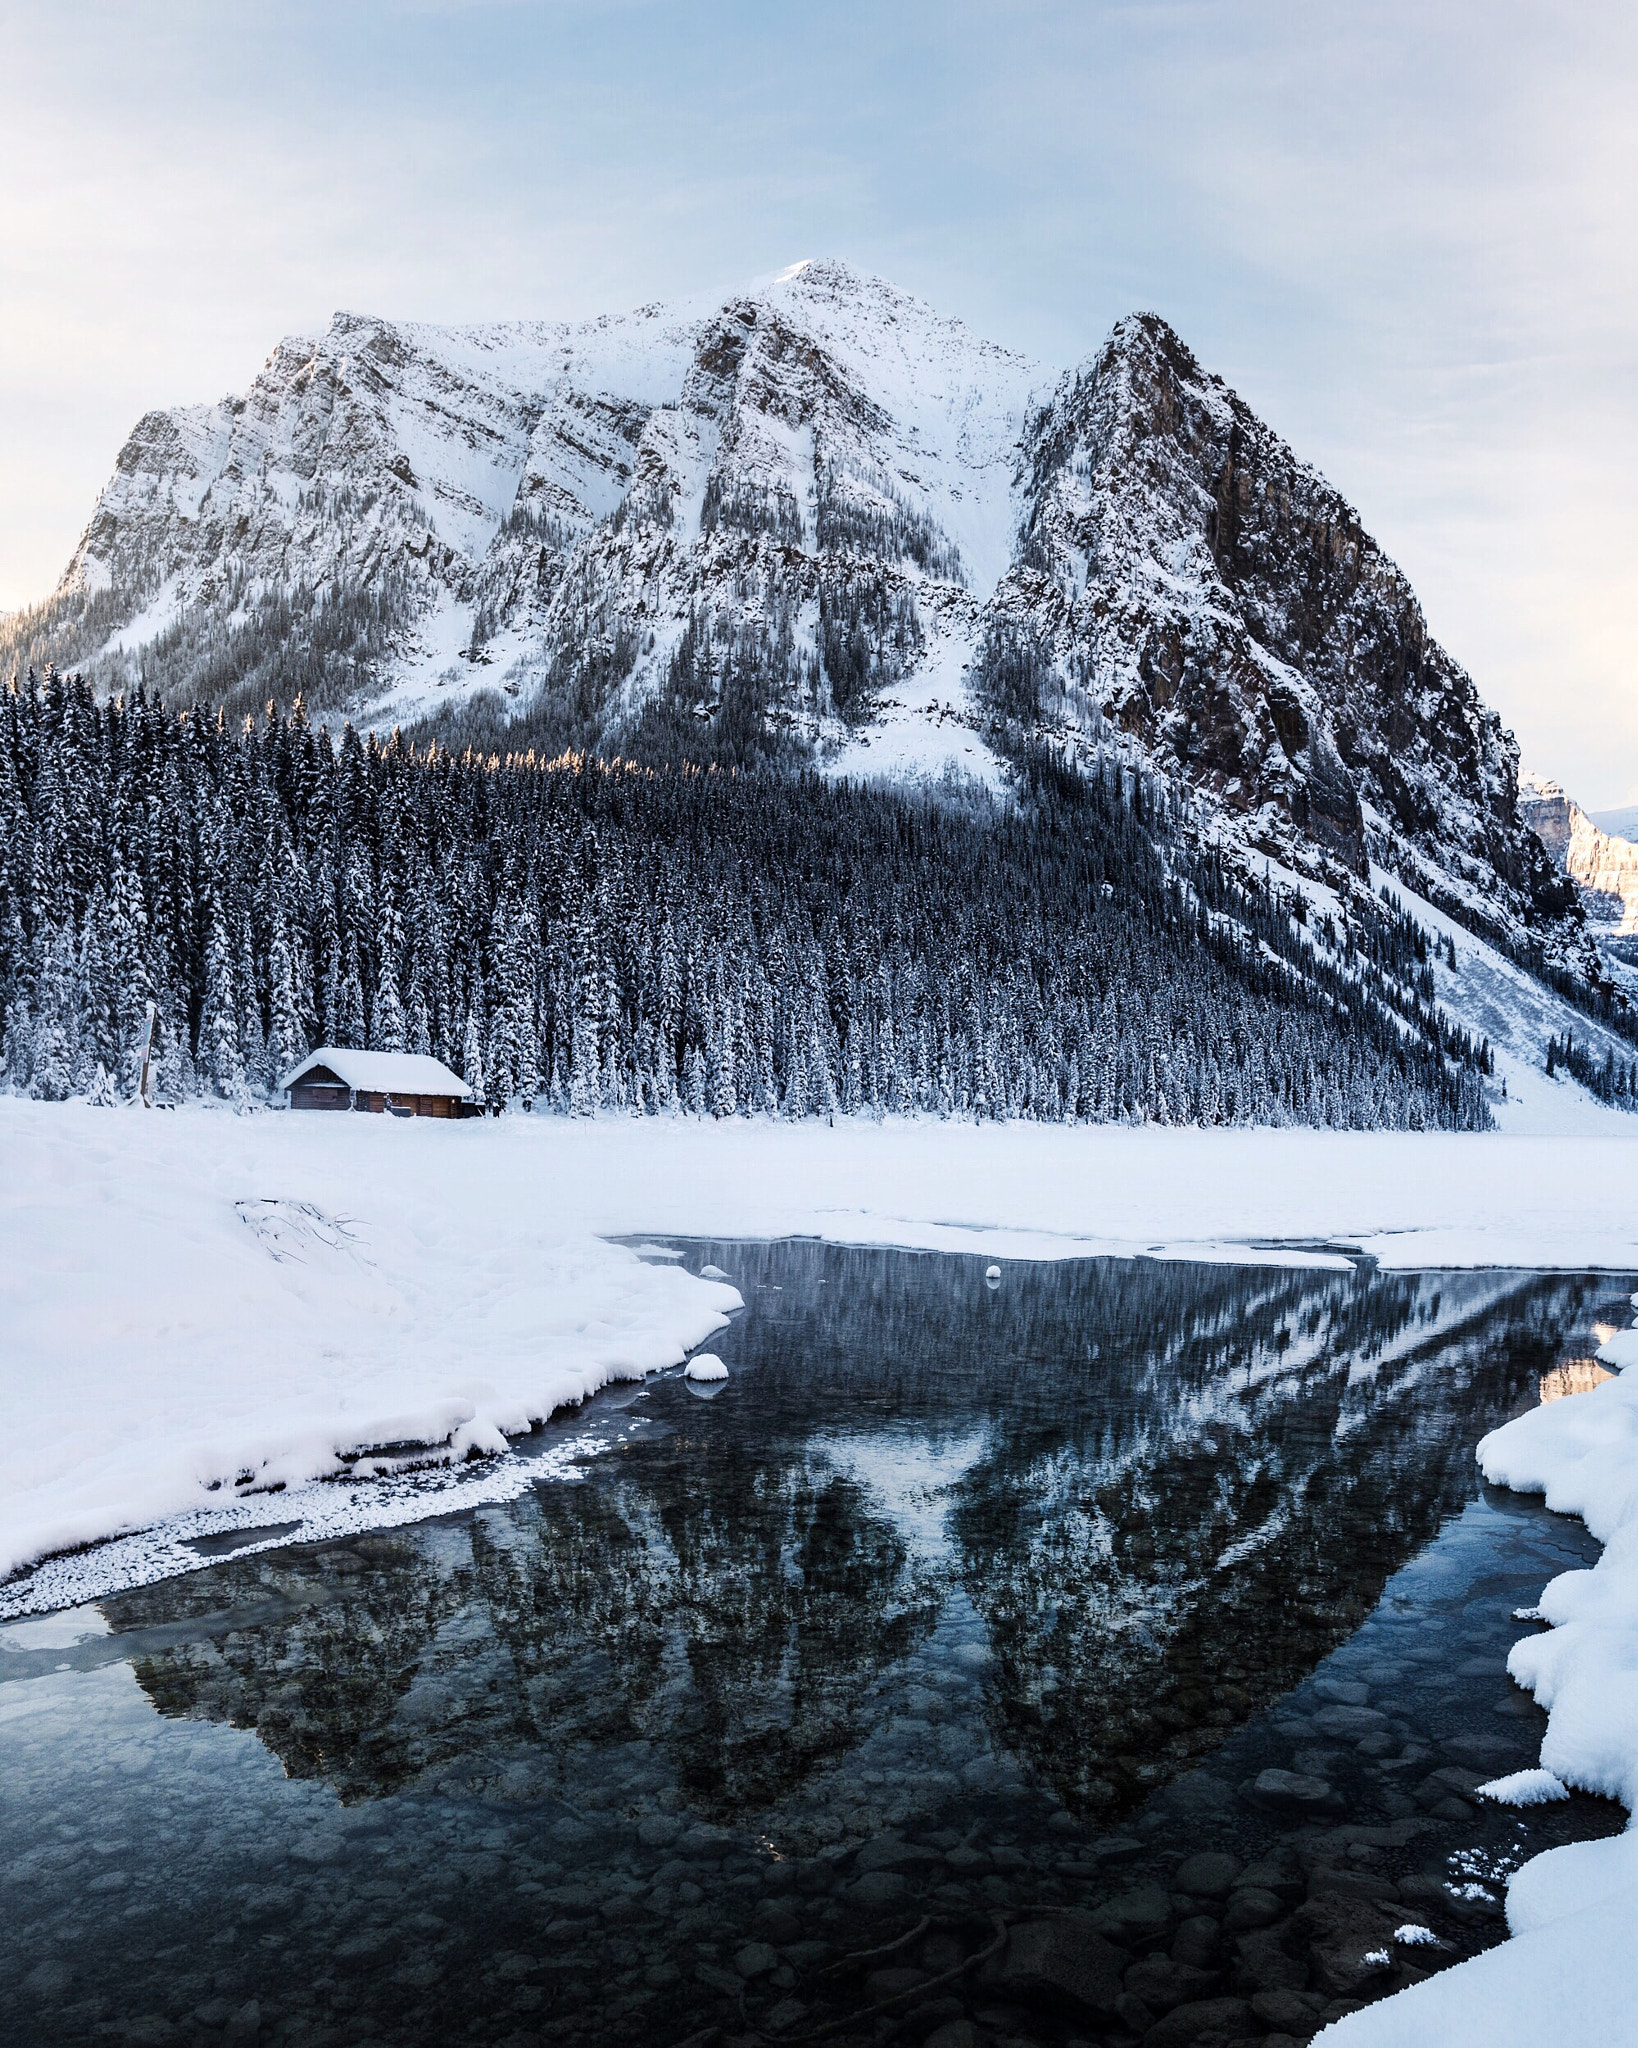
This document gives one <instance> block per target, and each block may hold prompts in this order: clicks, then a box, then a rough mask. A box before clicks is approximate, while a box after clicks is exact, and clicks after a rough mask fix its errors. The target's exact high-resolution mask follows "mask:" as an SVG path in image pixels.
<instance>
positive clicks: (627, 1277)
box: [0, 1098, 1638, 2048]
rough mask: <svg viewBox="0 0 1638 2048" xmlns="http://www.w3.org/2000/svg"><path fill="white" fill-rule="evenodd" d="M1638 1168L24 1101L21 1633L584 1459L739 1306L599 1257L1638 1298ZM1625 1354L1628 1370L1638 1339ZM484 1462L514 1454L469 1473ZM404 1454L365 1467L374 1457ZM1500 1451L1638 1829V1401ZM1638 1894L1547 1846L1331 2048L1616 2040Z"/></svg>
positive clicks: (1591, 1749)
mask: <svg viewBox="0 0 1638 2048" xmlns="http://www.w3.org/2000/svg"><path fill="white" fill-rule="evenodd" d="M1635 1164H1638V1134H1635V1136H1634V1137H1632V1138H1628V1137H1626V1136H1625V1135H1613V1136H1609V1135H1603V1134H1602V1133H1600V1134H1598V1135H1589V1136H1578V1137H1568V1136H1565V1137H1552V1136H1542V1137H1523V1136H1513V1135H1495V1134H1487V1135H1484V1136H1456V1135H1449V1134H1426V1135H1420V1136H1406V1135H1402V1134H1394V1135H1385V1134H1374V1133H1327V1132H1317V1131H1310V1130H1289V1131H1267V1130H1221V1131H1201V1130H1162V1129H1156V1128H1154V1127H1149V1128H1143V1129H1128V1128H1123V1127H1107V1126H1106V1127H1096V1128H1085V1127H1082V1128H1074V1127H1065V1126H1061V1125H1058V1126H1053V1125H973V1124H955V1123H950V1124H945V1123H935V1122H905V1123H891V1122H890V1123H887V1124H881V1125H878V1124H871V1123H862V1122H855V1123H851V1124H847V1125H842V1126H838V1127H835V1128H830V1127H826V1126H822V1125H817V1124H798V1125H789V1124H776V1123H771V1122H752V1121H735V1122H729V1123H724V1124H721V1125H713V1124H694V1123H688V1122H684V1121H677V1122H662V1121H658V1120H654V1119H648V1120H635V1119H634V1120H630V1121H620V1122H614V1121H604V1122H575V1121H567V1120H563V1119H558V1118H538V1119H537V1118H525V1117H516V1118H509V1119H506V1120H503V1121H502V1122H501V1123H498V1124H496V1123H489V1122H480V1123H469V1124H443V1123H419V1122H409V1123H403V1122H398V1121H396V1120H393V1119H388V1118H365V1117H317V1116H310V1117H303V1116H292V1115H272V1114H269V1115H257V1116H247V1117H235V1116H233V1115H231V1114H229V1113H227V1112H226V1111H223V1110H220V1109H215V1108H208V1107H199V1108H195V1109H189V1110H184V1111H181V1112H178V1113H176V1114H173V1115H162V1114H157V1113H155V1114H145V1113H143V1112H141V1111H138V1110H132V1109H123V1110H95V1109H91V1108H89V1107H86V1106H84V1105H79V1104H68V1105H44V1104H36V1103H31V1102H25V1101H21V1100H18V1099H15V1098H0V1328H3V1330H4V1332H5V1338H4V1349H3V1352H0V1423H3V1425H4V1426H3V1429H0V1571H5V1572H9V1573H12V1574H14V1576H13V1577H11V1579H10V1580H9V1582H0V1617H6V1616H16V1615H19V1614H23V1613H28V1612H39V1611H44V1610H47V1609H49V1608H55V1607H57V1606H61V1605H64V1604H67V1602H68V1601H69V1600H71V1599H73V1598H76V1597H77V1598H95V1597H98V1596H99V1595H100V1594H103V1593H107V1592H110V1591H113V1590H114V1589H115V1586H116V1584H134V1583H139V1582H142V1581H144V1580H147V1579H152V1578H157V1577H162V1576H167V1575H169V1573H170V1572H172V1571H175V1570H177V1569H184V1568H188V1566H189V1565H190V1564H191V1563H193V1562H198V1563H203V1562H205V1561H206V1560H205V1559H203V1558H196V1557H195V1555H194V1554H193V1553H191V1552H189V1551H187V1550H186V1549H184V1548H181V1547H179V1546H181V1545H183V1544H185V1543H186V1541H187V1540H188V1539H189V1538H194V1539H197V1537H198V1536H199V1535H202V1534H209V1533H211V1532H213V1531H221V1530H224V1529H228V1528H234V1527H240V1528H249V1527H257V1526H262V1525H267V1524H283V1525H288V1524H289V1523H290V1522H291V1521H292V1519H296V1520H298V1521H299V1525H300V1527H299V1534H298V1535H297V1536H292V1535H291V1534H289V1533H288V1529H287V1528H286V1530H285V1531H283V1532H281V1533H279V1534H272V1535H269V1536H268V1537H266V1538H265V1540H266V1541H268V1542H288V1541H292V1540H301V1539H303V1538H306V1537H308V1536H319V1535H325V1534H336V1533H341V1532H342V1531H343V1529H346V1528H356V1527H364V1526H380V1525H382V1524H385V1523H392V1522H402V1521H406V1520H413V1519H419V1518H421V1517H424V1516H428V1515H439V1514H445V1513H449V1512H452V1511H455V1510H457V1509H460V1508H463V1507H466V1506H470V1505H474V1504H476V1503H477V1502H478V1501H479V1500H484V1499H498V1498H506V1497H509V1496H510V1495H511V1494H514V1493H517V1492H521V1491H522V1490H523V1488H524V1487H526V1486H528V1485H532V1484H533V1483H534V1482H535V1481H536V1479H538V1478H539V1477H540V1476H541V1475H542V1473H543V1471H544V1470H549V1469H554V1467H555V1468H556V1469H564V1468H566V1466H567V1464H568V1462H569V1461H570V1460H571V1459H572V1458H573V1457H574V1456H575V1455H577V1454H578V1453H580V1452H581V1451H582V1450H584V1449H585V1448H586V1447H587V1445H586V1443H585V1442H584V1441H582V1439H581V1438H580V1437H578V1436H575V1435H573V1434H572V1433H570V1432H566V1433H565V1439H564V1441H563V1442H562V1443H561V1444H560V1445H558V1446H557V1447H556V1448H555V1449H554V1451H553V1452H551V1453H549V1454H548V1457H547V1460H546V1461H545V1462H544V1463H543V1462H542V1461H540V1460H527V1459H523V1458H519V1457H517V1456H515V1455H511V1454H509V1453H507V1443H508V1439H509V1438H511V1437H514V1436H516V1435H518V1434H520V1433H521V1432H523V1431H525V1430H527V1429H529V1428H530V1427H531V1426H532V1425H533V1424H535V1423H536V1422H538V1421H540V1420H543V1419H545V1418H546V1417H548V1416H550V1415H551V1414H552V1413H553V1411H554V1410H557V1409H560V1408H563V1407H565V1406H567V1405H570V1404H572V1403H575V1402H577V1401H580V1400H582V1399H584V1398H585V1397H586V1396H587V1395H590V1394H592V1393H594V1392H595V1391H596V1390H597V1389H598V1388H600V1387H602V1386H604V1385H606V1384H608V1383H609V1382H610V1381H613V1380H619V1379H628V1380H636V1379H641V1378H643V1377H644V1376H645V1375H646V1374H648V1373H650V1372H653V1371H656V1370H661V1369H665V1368H668V1367H672V1366H675V1365H676V1364H678V1363H680V1362H681V1360H682V1359H683V1358H684V1357H685V1356H686V1354H687V1353H688V1352H689V1351H691V1350H693V1349H695V1348H696V1347H698V1346H699V1345H700V1344H702V1343H703V1342H704V1341H705V1340H706V1339H707V1338H708V1337H709V1336H710V1335H711V1334H712V1332H714V1331H716V1330H719V1329H720V1328H722V1327H723V1324H724V1321H725V1318H726V1316H727V1315H728V1313H729V1312H731V1311H732V1310H733V1309H734V1308H735V1307H737V1306H739V1296H738V1294H737V1293H736V1292H735V1290H734V1289H733V1287H732V1286H731V1285H728V1284H725V1283H723V1282H718V1281H707V1280H704V1279H696V1278H694V1277H693V1276H691V1275H689V1274H687V1273H685V1272H682V1271H680V1270H679V1269H678V1268H677V1266H676V1265H675V1264H674V1263H670V1262H655V1261H653V1260H644V1259H642V1258H640V1257H639V1256H638V1255H637V1253H636V1252H635V1251H633V1250H631V1249H628V1248H626V1247H625V1246H623V1245H621V1244H619V1243H615V1242H611V1241H610V1240H612V1239H616V1238H621V1237H627V1238H637V1237H639V1236H642V1235H644V1234H650V1235H653V1236H656V1237H662V1238H663V1237H718V1238H772V1237H787V1236H800V1235H808V1236H819V1237H823V1238H826V1239H828V1240H832V1241H836V1242H847V1243H857V1244H874V1245H895V1246H901V1247H905V1248H910V1249H922V1250H930V1251H955V1252H967V1253H974V1254H977V1253H982V1254H983V1255H985V1256H986V1258H988V1259H1002V1260H1005V1259H1043V1258H1046V1259H1055V1258H1071V1257H1088V1256H1093V1255H1098V1254H1105V1255H1118V1256H1129V1257H1130V1256H1148V1257H1170V1258H1208V1259H1235V1260H1243V1261H1247V1262H1255V1263H1260V1264H1297V1263H1302V1264H1307V1263H1322V1264H1326V1265H1336V1266H1342V1265H1346V1264H1348V1263H1350V1262H1351V1260H1352V1259H1353V1258H1356V1257H1367V1258H1374V1259H1375V1260H1377V1261H1378V1262H1379V1263H1380V1264H1382V1265H1384V1266H1388V1267H1392V1268H1397V1269H1401V1270H1411V1269H1423V1270H1427V1269H1436V1268H1452V1267H1469V1268H1471V1267H1481V1266H1517V1267H1528V1268H1537V1269H1541V1268H1553V1267H1558V1268H1585V1269H1603V1270H1611V1271H1638V1213H1634V1212H1632V1210H1631V1208H1630V1189H1631V1186H1632V1184H1633V1167H1634V1165H1635ZM1605 1353H1606V1355H1607V1356H1608V1357H1609V1359H1610V1361H1611V1362H1613V1363H1616V1364H1619V1365H1626V1364H1629V1363H1635V1362H1638V1331H1633V1332H1625V1333H1622V1335H1621V1336H1619V1337H1616V1338H1615V1339H1614V1340H1613V1341H1612V1342H1611V1343H1610V1344H1609V1345H1607V1346H1606V1347H1605ZM415 1446H420V1447H422V1451H421V1453H417V1452H416V1450H415V1449H414V1447H415ZM469 1446H472V1447H476V1448H478V1449H481V1450H489V1451H496V1452H500V1453H503V1454H504V1455H501V1456H497V1457H495V1458H492V1459H490V1460H487V1461H485V1462H484V1463H480V1464H475V1465H473V1464H466V1465H463V1464H461V1463H460V1462H459V1461H460V1459H461V1458H462V1457H463V1456H464V1453H465V1452H466V1450H467V1448H468V1447H469ZM382 1447H390V1449H389V1450H388V1452H387V1455H385V1456H384V1457H381V1458H378V1459H377V1460H375V1461H374V1469H376V1470H377V1472H378V1476H376V1477H373V1478H369V1477H366V1476H364V1475H365V1474H367V1473H368V1472H370V1471H371V1469H372V1462H371V1460H370V1459H368V1458H367V1457H360V1456H358V1454H359V1453H360V1452H370V1451H374V1450H380V1449H381V1448H382ZM428 1454H430V1455H431V1456H432V1457H434V1458H437V1457H442V1458H443V1460H444V1461H445V1462H444V1464H443V1466H442V1468H441V1469H438V1470H436V1471H435V1472H434V1473H433V1475H432V1476H431V1477H430V1478H428V1477H426V1476H421V1477H413V1478H412V1477H410V1476H409V1475H408V1474H407V1473H405V1472H403V1471H402V1470H398V1469H395V1468H396V1467H399V1466H401V1465H402V1464H404V1463H407V1462H417V1461H419V1459H420V1458H422V1457H424V1456H425V1455H428ZM1480 1459H1481V1463H1482V1465H1483V1467H1484V1470H1485V1473H1486V1476H1487V1477H1488V1478H1490V1479H1492V1480H1493V1481H1495V1482H1496V1483H1498V1484H1503V1485H1507V1486H1511V1487H1514V1488H1517V1489H1520V1490H1526V1491H1535V1492H1543V1493H1545V1495H1546V1497H1547V1503H1548V1505H1549V1506H1550V1507H1552V1508H1554V1509H1556V1510H1559V1511H1561V1512H1564V1513H1570V1514H1576V1515H1579V1516H1581V1517H1582V1519H1584V1520H1585V1521H1586V1523H1587V1525H1588V1527H1589V1528H1590V1529H1591V1530H1592V1532H1593V1534H1594V1535H1595V1536H1597V1537H1598V1538H1599V1539H1600V1540H1601V1541H1602V1542H1603V1543H1604V1544H1605V1546H1606V1548H1605V1553H1604V1556H1603V1558H1602V1559H1601V1560H1600V1562H1599V1564H1598V1565H1597V1566H1596V1567H1595V1568H1594V1569H1593V1570H1592V1571H1591V1572H1577V1573H1568V1574H1565V1575H1564V1576H1562V1577H1561V1578H1559V1579H1557V1580H1555V1581H1554V1582H1553V1584H1552V1585H1551V1586H1550V1587H1548V1588H1547V1589H1546V1591H1545V1592H1544V1594H1543V1596H1542V1603H1541V1604H1542V1612H1543V1615H1544V1617H1545V1618H1546V1619H1548V1620H1550V1621H1551V1622H1552V1623H1553V1624H1554V1626H1553V1627H1552V1629H1551V1630H1550V1631H1549V1632H1547V1633H1545V1634H1542V1635H1539V1636H1531V1637H1529V1638H1526V1639H1525V1640H1524V1641H1522V1642H1520V1643H1519V1644H1518V1645H1517V1647H1516V1648H1515V1650H1514V1652H1513V1656H1512V1659H1511V1661H1510V1669H1511V1670H1512V1672H1513V1675H1514V1676H1515V1677H1516V1678H1517V1679H1518V1680H1519V1681H1520V1682H1521V1683H1523V1684H1526V1685H1528V1686H1530V1687H1531V1689H1532V1690H1534V1691H1535V1692H1536V1693H1537V1696H1538V1697H1539V1698H1540V1699H1541V1701H1542V1704H1543V1705H1545V1706H1547V1707H1548V1708H1549V1710H1550V1715H1551V1718H1550V1722H1549V1729H1548V1736H1547V1740H1546V1743H1545V1745H1544V1748H1543V1756H1542V1761H1543V1763H1544V1764H1545V1766H1546V1767H1547V1768H1548V1769H1549V1770H1552V1771H1554V1772H1556V1773H1557V1774H1558V1776H1559V1777H1561V1778H1563V1779H1564V1780H1565V1781H1566V1782H1569V1783H1572V1784H1575V1785H1578V1786H1583V1787H1585V1788H1587V1789H1589V1790H1593V1791H1598V1792H1603V1793H1605V1794H1607V1795H1608V1796H1611V1797H1614V1798H1617V1799H1619V1800H1620V1801H1621V1802H1622V1803H1623V1804H1624V1805H1626V1806H1627V1807H1628V1808H1629V1810H1630V1809H1632V1808H1633V1807H1634V1805H1635V1804H1638V1373H1634V1374H1632V1375H1630V1376H1623V1377H1620V1378H1617V1379H1615V1380H1612V1381H1610V1382H1608V1383H1606V1384H1605V1385H1604V1386H1602V1387H1599V1388H1597V1389H1595V1390H1594V1391H1593V1392H1591V1393H1587V1394H1582V1395H1578V1396H1576V1397H1575V1398H1574V1399H1572V1400H1566V1401H1560V1402H1557V1403H1555V1404H1553V1405H1552V1406H1551V1407H1549V1408H1543V1409H1541V1410H1538V1411H1536V1412H1534V1413H1532V1414H1530V1415H1527V1416H1525V1417H1523V1418H1521V1419H1520V1420H1518V1421H1515V1422H1512V1423H1509V1424H1507V1425H1506V1426H1505V1427H1504V1428H1503V1429H1500V1430H1498V1431H1495V1432H1494V1433H1493V1434H1492V1435H1491V1436H1490V1437H1488V1438H1486V1439H1485V1441H1484V1443H1483V1445H1482V1446H1481V1447H1480ZM349 1469H351V1472H352V1473H353V1475H354V1476H353V1477H352V1478H351V1479H350V1480H349V1479H346V1475H347V1474H348V1472H349ZM337 1475H341V1476H342V1477H343V1479H344V1481H345V1483H342V1484H339V1485H337V1484H335V1483H334V1481H335V1479H336V1477H337ZM240 1482H243V1483H242V1484H241V1483H240ZM271 1487H281V1488H282V1489H283V1490H281V1491H277V1492H269V1491H267V1490H266V1489H268V1488H271ZM107 1539H112V1540H111V1541H110V1540H107ZM85 1545H98V1546H100V1547H98V1548H93V1549H79V1550H78V1551H76V1552H75V1553H74V1555H73V1556H72V1557H67V1558H64V1557H59V1558H58V1559H57V1560H56V1561H55V1562H54V1563H52V1564H49V1565H46V1566H43V1567H42V1568H41V1569H39V1570H38V1571H35V1572H27V1571H26V1568H27V1567H28V1566H29V1565H31V1564H33V1563H34V1562H35V1561H36V1560H39V1559H40V1558H42V1557H43V1556H45V1555H47V1554H49V1553H61V1552H65V1551H68V1550H69V1549H70V1547H71V1546H85ZM20 1572H22V1573H24V1574H25V1575H22V1576H16V1575H17V1574H19V1573H20ZM1634 1899H1638V1835H1635V1834H1633V1833H1632V1832H1630V1831H1629V1833H1627V1834H1626V1835H1622V1836H1618V1837H1614V1838H1612V1839H1610V1840H1607V1841H1602V1842H1596V1843H1587V1844H1580V1845H1576V1846H1574V1847H1571V1848H1566V1849H1559V1850H1555V1851H1553V1852H1551V1853H1550V1854H1549V1855H1547V1856H1544V1857H1541V1858H1538V1859H1537V1860H1536V1861H1535V1862H1533V1863H1531V1864H1528V1865H1526V1866H1525V1867H1524V1869H1523V1870H1522V1871H1520V1872H1519V1873H1517V1874H1516V1875H1515V1877H1514V1879H1513V1882H1512V1885H1511V1887H1510V1890H1509V1897H1508V1913H1509V1922H1510V1926H1511V1928H1512V1930H1513V1933H1514V1936H1515V1939H1513V1940H1512V1941H1509V1942H1506V1943H1504V1944H1502V1946H1501V1947H1499V1948H1497V1949H1493V1950H1491V1951H1489V1952H1487V1953H1486V1954H1485V1955H1483V1956H1481V1957H1479V1958H1477V1959H1475V1960H1474V1961H1473V1962H1470V1963H1467V1964H1464V1965H1462V1966H1461V1967H1460V1968H1459V1969H1457V1970H1454V1971H1449V1972H1445V1973H1442V1974H1440V1975H1438V1976H1435V1977H1433V1978H1431V1979H1430V1980H1428V1982H1427V1983H1426V1984H1423V1985H1419V1986H1416V1987H1414V1988H1413V1989H1412V1990H1411V1991H1409V1992H1405V1993H1401V1994H1399V1995H1398V1996H1397V1997H1395V1998H1393V1999H1391V2000H1388V2001H1385V2002H1383V2003H1382V2004H1378V2005H1375V2006H1371V2007H1367V2008H1366V2009H1365V2010H1363V2011H1361V2012H1359V2013H1357V2014H1354V2015H1351V2016H1350V2017H1349V2018H1348V2019H1346V2020H1343V2021H1340V2022H1338V2023H1336V2025H1335V2026H1334V2027H1332V2028H1329V2029H1327V2030H1326V2031H1325V2033H1324V2035H1323V2036H1322V2037H1320V2038H1323V2039H1324V2040H1325V2041H1326V2042H1327V2043H1329V2042H1331V2041H1333V2040H1334V2041H1336V2042H1337V2043H1338V2044H1339V2048H1378V2044H1380V2048H1390V2044H1391V2048H1419V2044H1422V2043H1426V2044H1427V2048H1434V2044H1438V2048H1457V2044H1462V2043H1467V2042H1471V2043H1473V2044H1474V2048H1479V2044H1480V2043H1483V2044H1484V2048H1508V2044H1510V2043H1513V2042H1517V2043H1518V2044H1520V2048H1523V2044H1524V2043H1525V2042H1530V2043H1531V2044H1532V2048H1534V2044H1536V2043H1539V2042H1540V2041H1541V2040H1542V2039H1544V2038H1547V2039H1552V2038H1556V2039H1561V2040H1571V2039H1574V2040H1578V2041H1585V2042H1588V2043H1592V2042H1603V2041H1615V2040H1618V2039H1621V2038H1624V2036H1623V2034H1622V2031H1621V2030H1622V2027H1623V2026H1625V2025H1628V2024H1629V2023H1630V2018H1631V2014H1632V2013H1633V2012H1634V2011H1638V1962H1634V1961H1633V1960H1632V1955H1633V1947H1634V1945H1633V1943H1632V1941H1631V1939H1630V1934H1631V1923H1632V1920H1633V1917H1634V1912H1635V1908H1634V1905H1633V1903H1632V1901H1633V1900H1634ZM1571 2011H1573V2012H1574V2013H1575V2015H1576V2019H1575V2031H1574V2032H1573V2034H1572V2033H1568V2032H1566V2031H1565V2019H1566V2014H1567V2013H1569V2012H1571Z"/></svg>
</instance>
